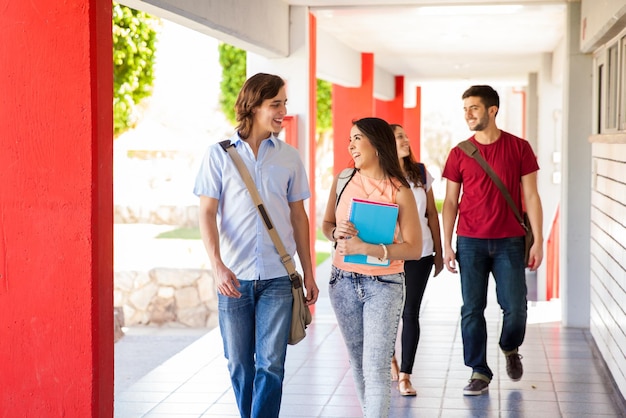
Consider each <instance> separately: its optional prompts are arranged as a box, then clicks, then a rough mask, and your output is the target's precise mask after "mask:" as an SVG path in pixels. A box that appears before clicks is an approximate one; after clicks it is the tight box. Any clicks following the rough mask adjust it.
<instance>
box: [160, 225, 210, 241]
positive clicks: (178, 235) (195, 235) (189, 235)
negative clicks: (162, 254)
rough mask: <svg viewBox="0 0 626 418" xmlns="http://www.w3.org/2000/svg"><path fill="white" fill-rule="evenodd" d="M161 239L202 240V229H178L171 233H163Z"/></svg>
mask: <svg viewBox="0 0 626 418" xmlns="http://www.w3.org/2000/svg"><path fill="white" fill-rule="evenodd" d="M157 238H159V239H201V238H202V237H201V236H200V228H185V227H181V228H176V229H172V230H171V231H166V232H161V233H160V234H159V235H157Z"/></svg>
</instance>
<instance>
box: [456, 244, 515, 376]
mask: <svg viewBox="0 0 626 418" xmlns="http://www.w3.org/2000/svg"><path fill="white" fill-rule="evenodd" d="M456 259H457V261H458V263H459V269H460V273H461V292H462V295H463V307H462V308H461V332H462V335H463V355H464V359H465V365H466V366H468V367H471V368H472V371H473V373H474V374H476V373H478V374H480V375H482V376H484V377H485V378H487V379H489V380H491V378H492V377H493V372H492V371H491V369H490V368H489V366H488V365H487V325H486V322H485V308H486V307H487V285H488V283H489V273H491V274H493V277H494V279H495V282H496V295H497V298H498V304H500V308H502V313H503V319H502V331H501V333H500V348H501V349H502V351H505V352H508V351H513V350H515V349H517V348H518V347H519V346H520V345H522V343H523V342H524V335H525V334H526V317H527V300H526V293H527V289H526V274H525V272H524V269H525V265H524V237H513V238H501V239H480V238H468V237H457V253H456Z"/></svg>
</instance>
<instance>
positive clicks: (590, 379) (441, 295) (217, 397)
mask: <svg viewBox="0 0 626 418" xmlns="http://www.w3.org/2000/svg"><path fill="white" fill-rule="evenodd" d="M329 268H330V267H329V264H328V263H324V264H322V265H321V266H320V267H319V268H318V275H317V278H318V283H319V286H320V290H321V291H322V295H321V298H320V301H319V302H318V303H317V304H316V312H315V319H314V323H313V324H312V325H311V326H310V328H309V333H308V336H307V338H306V339H305V340H304V341H303V342H301V343H300V344H298V345H296V346H290V347H289V349H288V352H287V365H286V370H287V371H286V378H285V385H284V397H283V403H282V410H281V417H282V418H288V417H310V418H312V417H320V418H329V417H341V418H352V417H354V418H356V417H360V416H361V410H360V407H359V403H358V400H357V398H356V394H355V390H354V385H353V382H352V376H351V372H350V369H349V365H348V358H347V354H346V351H345V348H344V345H343V341H342V337H341V333H340V332H339V329H338V327H337V324H336V322H335V318H334V315H333V312H332V309H331V307H330V303H329V301H328V297H327V294H326V292H327V278H328V271H329ZM493 287H494V286H493V281H492V283H491V286H490V300H489V305H488V308H487V312H486V316H487V321H488V326H489V353H488V354H489V363H490V366H491V368H492V369H493V371H494V379H493V381H492V382H491V385H490V387H489V392H488V394H485V395H483V396H477V397H468V396H463V391H462V389H463V387H464V386H465V385H466V384H467V380H468V378H469V376H470V370H469V369H468V368H467V367H465V366H464V365H463V354H462V342H461V335H460V327H459V319H460V318H459V310H460V306H461V298H460V290H459V284H458V276H456V275H452V274H449V273H447V272H445V271H444V272H443V273H442V274H441V275H440V276H439V277H437V278H431V279H430V282H429V284H428V287H427V290H426V295H425V298H424V302H423V306H422V315H421V327H422V337H421V341H420V345H419V348H418V351H417V358H416V365H415V369H414V374H413V379H412V380H413V384H414V386H415V387H416V389H417V391H418V395H417V397H412V398H411V397H401V396H400V395H399V394H398V391H397V384H395V383H392V401H391V407H392V409H391V418H405V417H427V418H430V417H441V418H457V417H458V418H461V417H494V418H495V417H563V418H573V417H581V418H582V417H594V418H604V417H626V411H625V410H624V403H623V400H622V399H621V396H620V395H619V393H618V392H617V391H616V390H615V389H614V387H613V383H612V380H611V378H610V376H609V375H608V374H607V371H606V368H605V367H604V365H603V364H602V362H601V360H598V357H597V355H596V354H595V353H594V348H593V342H592V340H591V337H590V335H589V333H588V331H586V330H581V329H567V328H563V327H561V325H560V305H559V302H558V301H552V302H529V325H528V330H527V335H526V341H525V343H524V345H523V346H522V348H521V349H520V353H521V354H522V355H523V356H524V359H523V364H524V377H523V379H522V380H521V381H520V382H517V383H515V382H511V381H510V380H509V379H508V377H507V375H506V370H505V362H504V357H503V356H502V354H501V353H500V351H499V349H498V346H497V341H498V336H499V328H500V322H499V316H500V311H499V307H498V305H497V302H496V300H495V293H494V291H493ZM237 416H238V413H237V407H236V405H235V401H234V396H233V392H232V389H231V387H230V382H229V378H228V374H227V369H226V360H225V359H224V357H223V351H222V344H221V338H220V335H219V330H214V331H212V332H210V333H208V334H206V335H205V336H203V337H202V338H200V339H199V340H197V341H196V342H194V343H193V344H191V345H190V346H189V347H187V348H186V349H185V350H183V351H181V352H180V353H178V354H177V355H175V356H174V357H172V358H170V359H169V360H168V361H166V362H165V363H163V364H162V365H161V366H159V367H158V368H156V369H155V370H153V371H152V372H150V373H149V374H147V375H146V376H144V377H143V378H142V379H141V380H139V381H138V382H136V383H135V384H134V385H132V386H131V387H129V388H128V389H127V390H126V391H124V392H122V393H121V394H119V396H118V397H117V399H116V400H115V418H208V417H223V418H226V417H237Z"/></svg>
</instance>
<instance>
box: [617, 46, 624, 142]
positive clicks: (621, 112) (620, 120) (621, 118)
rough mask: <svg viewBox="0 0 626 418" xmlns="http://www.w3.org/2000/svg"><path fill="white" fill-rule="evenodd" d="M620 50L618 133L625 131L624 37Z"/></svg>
mask: <svg viewBox="0 0 626 418" xmlns="http://www.w3.org/2000/svg"><path fill="white" fill-rule="evenodd" d="M620 50H621V55H622V56H621V71H620V86H621V87H620V93H621V94H620V95H619V99H620V108H619V109H620V110H619V116H618V123H619V124H618V127H617V129H619V130H620V131H626V36H624V37H622V39H621V41H620Z"/></svg>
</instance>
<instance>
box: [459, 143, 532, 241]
mask: <svg viewBox="0 0 626 418" xmlns="http://www.w3.org/2000/svg"><path fill="white" fill-rule="evenodd" d="M458 147H459V148H460V149H461V150H462V151H463V152H464V153H466V154H467V155H468V156H470V157H471V158H473V159H475V160H476V162H477V163H478V164H479V165H480V166H481V167H482V169H483V170H485V172H486V173H487V175H488V176H489V177H490V178H491V180H492V181H493V182H494V183H495V184H496V186H498V189H500V192H501V193H502V195H503V196H504V199H505V200H506V203H508V204H509V207H510V208H511V209H512V210H513V213H514V214H515V218H517V221H518V222H519V223H520V224H521V225H522V227H524V229H526V225H525V224H524V219H523V218H522V216H521V215H520V213H519V209H518V208H517V206H516V205H515V202H513V199H512V198H511V194H510V193H509V191H508V190H507V188H506V186H505V185H504V183H502V180H500V177H498V175H497V174H496V173H495V172H494V171H493V169H492V168H491V166H490V165H489V164H488V163H487V161H485V159H484V158H483V156H482V155H480V152H479V151H478V148H476V145H474V143H473V142H472V141H470V140H469V139H466V140H465V141H462V142H460V143H459V145H458Z"/></svg>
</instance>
